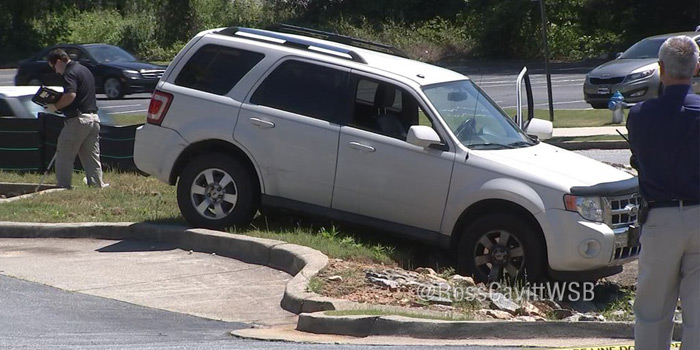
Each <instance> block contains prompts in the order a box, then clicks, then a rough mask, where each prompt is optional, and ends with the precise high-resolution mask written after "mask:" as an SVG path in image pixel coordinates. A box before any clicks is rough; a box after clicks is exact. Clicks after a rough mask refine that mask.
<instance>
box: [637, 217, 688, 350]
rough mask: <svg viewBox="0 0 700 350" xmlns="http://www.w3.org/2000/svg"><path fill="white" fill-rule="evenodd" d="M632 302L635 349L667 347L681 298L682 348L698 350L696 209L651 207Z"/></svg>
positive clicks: (643, 234)
mask: <svg viewBox="0 0 700 350" xmlns="http://www.w3.org/2000/svg"><path fill="white" fill-rule="evenodd" d="M641 243H642V253H641V255H640V257H639V278H638V280H637V293H636V294H637V295H636V299H635V302H634V313H635V318H636V325H635V329H634V340H635V349H636V350H647V349H649V350H652V349H653V350H661V349H663V350H666V349H668V348H669V347H670V342H671V334H672V331H673V316H674V310H675V308H676V303H677V302H678V297H679V296H680V298H681V308H682V310H683V314H682V316H683V342H682V345H681V349H683V350H698V349H700V205H695V206H686V207H671V208H654V209H651V210H650V211H649V218H648V219H647V222H646V223H645V224H644V226H643V227H642V236H641Z"/></svg>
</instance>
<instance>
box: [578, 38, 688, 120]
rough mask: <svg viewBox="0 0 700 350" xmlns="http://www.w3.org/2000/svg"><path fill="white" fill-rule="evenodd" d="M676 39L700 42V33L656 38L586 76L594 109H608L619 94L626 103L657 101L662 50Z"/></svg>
mask: <svg viewBox="0 0 700 350" xmlns="http://www.w3.org/2000/svg"><path fill="white" fill-rule="evenodd" d="M676 35H687V36H689V37H691V38H693V39H694V40H696V41H700V32H681V33H670V34H663V35H656V36H652V37H648V38H646V39H643V40H641V41H639V42H637V43H636V44H634V45H632V47H630V48H629V49H627V51H625V52H623V53H621V54H619V55H618V57H617V59H615V60H613V61H610V62H606V63H604V64H602V65H600V66H598V67H596V68H595V69H593V70H592V71H590V72H589V73H588V74H587V75H586V81H585V82H584V83H583V95H584V98H585V100H586V102H588V103H590V104H591V106H592V107H593V108H607V106H608V101H609V100H610V97H611V96H612V94H614V93H615V91H618V90H619V91H620V93H622V95H623V96H624V97H625V102H631V103H634V102H641V101H645V100H648V99H650V98H654V97H657V96H658V95H659V93H660V92H661V81H660V80H659V63H658V62H659V48H660V47H661V44H663V42H664V41H665V40H666V39H668V38H670V37H672V36H676ZM693 89H694V90H695V92H699V91H700V80H698V77H696V78H695V80H694V81H693Z"/></svg>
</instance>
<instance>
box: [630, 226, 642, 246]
mask: <svg viewBox="0 0 700 350" xmlns="http://www.w3.org/2000/svg"><path fill="white" fill-rule="evenodd" d="M640 232H641V230H640V229H639V226H636V225H630V228H629V230H628V231H627V246H628V247H636V246H638V245H639V234H640Z"/></svg>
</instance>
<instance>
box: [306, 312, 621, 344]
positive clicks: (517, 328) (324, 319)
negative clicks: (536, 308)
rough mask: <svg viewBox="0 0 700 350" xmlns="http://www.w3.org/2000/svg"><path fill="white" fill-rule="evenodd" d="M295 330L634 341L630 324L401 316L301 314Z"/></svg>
mask: <svg viewBox="0 0 700 350" xmlns="http://www.w3.org/2000/svg"><path fill="white" fill-rule="evenodd" d="M297 330H299V331H304V332H312V333H319V334H337V335H348V336H355V337H367V336H377V335H382V336H410V337H414V338H435V337H436V335H438V337H439V338H441V339H488V338H505V339H530V338H571V337H575V338H593V337H597V338H623V339H632V338H634V323H631V322H564V321H540V322H518V321H440V320H423V319H416V318H408V317H403V316H328V315H325V314H323V313H313V314H301V315H299V322H298V323H297Z"/></svg>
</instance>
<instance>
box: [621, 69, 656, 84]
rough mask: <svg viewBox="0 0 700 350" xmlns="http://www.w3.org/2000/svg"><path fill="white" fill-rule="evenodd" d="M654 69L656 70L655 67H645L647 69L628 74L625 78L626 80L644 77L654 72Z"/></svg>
mask: <svg viewBox="0 0 700 350" xmlns="http://www.w3.org/2000/svg"><path fill="white" fill-rule="evenodd" d="M655 71H656V69H647V70H643V71H641V72H635V73H632V74H629V75H628V76H627V78H626V79H625V80H626V81H633V80H639V79H643V78H646V77H648V76H650V75H652V74H654V72H655Z"/></svg>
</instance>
